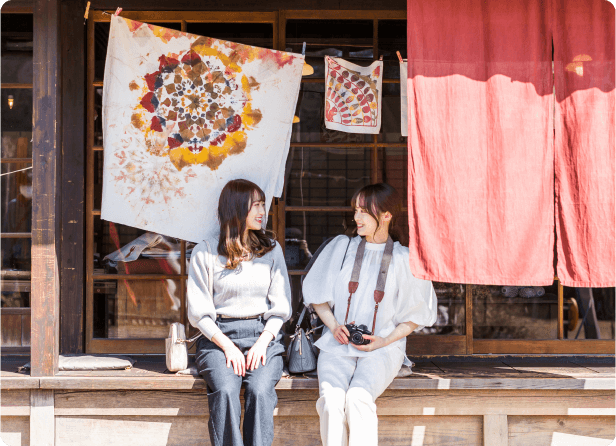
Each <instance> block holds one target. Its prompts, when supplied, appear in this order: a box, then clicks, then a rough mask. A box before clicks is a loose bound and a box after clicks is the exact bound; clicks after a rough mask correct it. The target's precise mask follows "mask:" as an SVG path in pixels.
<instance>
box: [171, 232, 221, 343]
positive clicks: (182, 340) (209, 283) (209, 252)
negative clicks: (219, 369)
mask: <svg viewBox="0 0 616 446" xmlns="http://www.w3.org/2000/svg"><path fill="white" fill-rule="evenodd" d="M203 241H204V242H205V246H207V252H208V254H209V255H210V265H209V266H210V268H209V269H210V277H208V280H207V281H208V286H209V289H210V296H212V299H214V256H213V255H212V250H211V249H210V242H208V241H207V240H203ZM200 336H201V332H200V331H198V332H197V334H196V335H194V336H193V337H192V338H190V339H178V340H177V341H176V343H178V344H192V343H193V342H195V341H196V340H197V339H199V337H200Z"/></svg>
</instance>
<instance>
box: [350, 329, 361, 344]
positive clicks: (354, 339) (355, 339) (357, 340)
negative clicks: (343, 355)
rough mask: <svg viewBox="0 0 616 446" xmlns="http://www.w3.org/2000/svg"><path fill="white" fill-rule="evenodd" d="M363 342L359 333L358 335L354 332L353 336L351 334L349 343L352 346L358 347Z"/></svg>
mask: <svg viewBox="0 0 616 446" xmlns="http://www.w3.org/2000/svg"><path fill="white" fill-rule="evenodd" d="M363 341H364V337H363V335H362V334H361V333H358V332H356V331H355V332H353V334H351V342H352V343H353V344H357V345H360V344H361V343H362V342H363Z"/></svg>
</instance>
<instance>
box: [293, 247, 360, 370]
mask: <svg viewBox="0 0 616 446" xmlns="http://www.w3.org/2000/svg"><path fill="white" fill-rule="evenodd" d="M333 239H334V237H330V238H328V239H327V240H325V242H323V243H322V244H321V246H319V249H317V251H316V252H315V253H314V254H313V256H312V258H311V259H310V262H308V265H306V268H305V269H304V271H306V272H308V271H310V268H311V267H312V264H313V263H314V262H315V260H316V259H317V257H318V256H319V254H320V253H321V251H323V249H324V248H325V246H327V244H328V243H329V242H331V241H332V240H333ZM350 244H351V238H350V237H349V243H348V244H347V248H346V251H345V252H344V257H346V253H347V251H348V250H349V245H350ZM344 257H343V259H342V264H344ZM340 269H342V265H340ZM305 277H306V276H302V279H301V281H302V283H303V282H304V279H305ZM302 300H303V299H302ZM306 310H309V311H310V327H311V328H310V330H308V331H304V329H303V328H301V327H300V325H301V324H302V322H303V320H304V315H305V314H306ZM320 328H323V323H322V322H321V320H320V319H319V317H318V316H317V314H316V313H315V311H314V310H313V309H312V307H311V306H310V308H308V307H304V309H303V310H302V312H301V314H300V316H299V319H298V320H297V325H296V326H295V333H294V334H293V335H292V336H291V337H290V339H291V341H290V342H289V347H288V349H287V363H288V366H289V372H290V373H308V372H312V371H313V370H314V369H316V368H317V356H319V349H318V348H317V347H315V346H314V341H313V339H312V334H313V333H314V332H315V331H316V330H319V329H320Z"/></svg>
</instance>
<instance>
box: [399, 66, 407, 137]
mask: <svg viewBox="0 0 616 446" xmlns="http://www.w3.org/2000/svg"><path fill="white" fill-rule="evenodd" d="M408 77H409V71H408V63H407V62H406V61H400V135H402V136H409V103H408V97H407V93H406V90H407V88H408V86H407V80H408Z"/></svg>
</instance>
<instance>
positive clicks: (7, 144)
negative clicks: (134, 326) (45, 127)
mask: <svg viewBox="0 0 616 446" xmlns="http://www.w3.org/2000/svg"><path fill="white" fill-rule="evenodd" d="M0 16H1V17H0V20H1V21H2V24H1V30H2V36H1V46H2V48H1V61H0V63H1V65H2V73H1V78H2V79H1V81H2V92H1V94H0V113H1V121H2V122H1V123H0V129H1V142H0V146H1V148H0V152H1V155H2V163H1V164H0V173H2V177H0V221H1V233H2V240H0V248H1V249H0V251H1V254H2V258H1V275H0V297H1V306H2V322H1V325H2V336H1V339H0V346H1V347H2V348H3V349H7V350H5V351H10V348H12V347H16V348H24V347H29V346H30V314H29V307H30V291H31V289H30V271H31V268H32V260H31V250H32V237H31V234H30V233H31V231H32V77H33V74H32V73H33V64H32V60H33V58H32V55H33V53H32V50H33V46H32V43H33V21H32V14H1V15H0ZM15 84H19V85H15ZM15 87H19V88H15Z"/></svg>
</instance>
